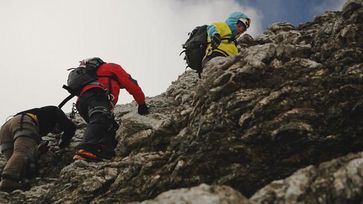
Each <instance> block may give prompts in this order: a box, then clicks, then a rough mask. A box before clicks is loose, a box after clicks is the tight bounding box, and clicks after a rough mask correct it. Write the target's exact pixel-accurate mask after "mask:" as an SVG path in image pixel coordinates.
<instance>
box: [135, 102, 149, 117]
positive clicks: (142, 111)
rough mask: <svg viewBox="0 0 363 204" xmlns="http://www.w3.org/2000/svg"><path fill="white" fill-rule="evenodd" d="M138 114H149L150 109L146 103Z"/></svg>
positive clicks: (138, 110)
mask: <svg viewBox="0 0 363 204" xmlns="http://www.w3.org/2000/svg"><path fill="white" fill-rule="evenodd" d="M137 112H138V113H139V114H140V115H147V114H149V108H148V107H147V106H146V103H144V104H142V105H139V107H138V108H137Z"/></svg>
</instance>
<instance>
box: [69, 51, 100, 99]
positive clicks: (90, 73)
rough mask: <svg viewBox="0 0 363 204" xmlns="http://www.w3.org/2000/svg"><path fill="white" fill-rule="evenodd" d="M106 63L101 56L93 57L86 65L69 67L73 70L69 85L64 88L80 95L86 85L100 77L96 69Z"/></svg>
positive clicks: (70, 74)
mask: <svg viewBox="0 0 363 204" xmlns="http://www.w3.org/2000/svg"><path fill="white" fill-rule="evenodd" d="M104 63H105V62H103V61H102V60H101V59H100V58H92V59H91V60H89V61H87V63H86V66H80V67H77V68H70V69H68V71H69V70H71V72H70V73H69V74H68V79H67V85H65V87H64V88H65V89H66V90H67V91H68V92H69V93H71V94H74V95H76V96H78V95H79V94H80V92H81V89H82V88H83V87H84V86H85V85H87V84H89V83H91V82H94V81H96V80H97V79H98V76H97V74H96V71H97V69H98V67H99V66H100V65H101V64H104Z"/></svg>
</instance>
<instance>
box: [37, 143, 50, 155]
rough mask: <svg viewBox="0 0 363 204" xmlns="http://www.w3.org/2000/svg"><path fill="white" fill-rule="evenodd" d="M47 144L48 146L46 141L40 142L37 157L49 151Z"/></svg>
mask: <svg viewBox="0 0 363 204" xmlns="http://www.w3.org/2000/svg"><path fill="white" fill-rule="evenodd" d="M48 144H49V141H48V140H43V141H41V142H40V144H39V145H38V152H39V155H42V154H44V153H46V152H48V150H49V146H48Z"/></svg>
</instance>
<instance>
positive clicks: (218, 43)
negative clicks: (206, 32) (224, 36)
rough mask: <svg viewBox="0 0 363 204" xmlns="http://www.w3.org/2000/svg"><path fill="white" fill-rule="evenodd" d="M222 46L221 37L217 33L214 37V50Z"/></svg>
mask: <svg viewBox="0 0 363 204" xmlns="http://www.w3.org/2000/svg"><path fill="white" fill-rule="evenodd" d="M220 44H221V36H220V35H219V34H218V33H217V34H214V35H213V36H212V48H213V49H216V48H217V47H218V46H219V45H220Z"/></svg>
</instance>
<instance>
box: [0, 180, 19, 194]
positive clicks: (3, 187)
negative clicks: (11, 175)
mask: <svg viewBox="0 0 363 204" xmlns="http://www.w3.org/2000/svg"><path fill="white" fill-rule="evenodd" d="M22 187H23V186H22V185H21V184H20V183H19V182H18V181H14V180H12V179H6V178H3V179H2V180H1V182H0V191H4V192H8V193H10V192H12V191H13V190H16V189H22Z"/></svg>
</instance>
